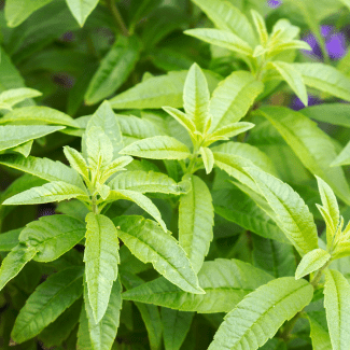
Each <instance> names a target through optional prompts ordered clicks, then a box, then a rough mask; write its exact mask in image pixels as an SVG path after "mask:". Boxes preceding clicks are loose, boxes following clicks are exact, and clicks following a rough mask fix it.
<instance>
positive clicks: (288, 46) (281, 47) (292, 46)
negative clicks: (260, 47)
mask: <svg viewBox="0 0 350 350" xmlns="http://www.w3.org/2000/svg"><path fill="white" fill-rule="evenodd" d="M288 50H307V51H312V48H311V46H310V45H309V44H308V43H306V42H305V41H302V40H291V41H287V42H279V43H277V44H275V45H273V46H272V47H271V48H270V49H269V52H268V56H270V57H271V56H276V55H278V54H280V53H283V51H288Z"/></svg>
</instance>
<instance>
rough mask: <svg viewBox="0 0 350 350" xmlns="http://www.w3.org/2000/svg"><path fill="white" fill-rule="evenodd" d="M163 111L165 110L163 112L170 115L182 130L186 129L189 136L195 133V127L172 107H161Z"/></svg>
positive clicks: (185, 116)
mask: <svg viewBox="0 0 350 350" xmlns="http://www.w3.org/2000/svg"><path fill="white" fill-rule="evenodd" d="M163 109H164V110H165V112H167V113H168V114H170V115H171V116H172V117H173V118H174V119H175V120H176V121H177V122H178V123H180V124H181V125H182V126H183V127H184V128H186V129H187V131H188V132H189V133H190V134H191V135H193V134H194V132H195V131H196V126H195V125H194V123H193V121H192V120H191V119H189V118H188V116H187V115H186V114H185V113H183V112H181V111H179V110H178V109H176V108H172V107H163Z"/></svg>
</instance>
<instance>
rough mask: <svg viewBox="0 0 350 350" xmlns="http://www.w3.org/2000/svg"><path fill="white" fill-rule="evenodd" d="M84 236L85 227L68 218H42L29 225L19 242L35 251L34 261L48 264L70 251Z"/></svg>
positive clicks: (56, 216)
mask: <svg viewBox="0 0 350 350" xmlns="http://www.w3.org/2000/svg"><path fill="white" fill-rule="evenodd" d="M84 236H85V225H84V224H83V223H82V222H81V221H79V220H77V219H74V218H72V217H70V216H66V215H51V216H44V217H42V218H40V219H39V220H38V221H32V222H31V223H29V224H28V225H27V226H26V227H25V228H24V229H23V231H22V232H21V234H20V237H19V239H20V241H21V242H23V243H25V244H26V245H27V246H28V247H30V248H32V249H34V250H35V251H37V254H36V256H35V257H34V260H35V261H39V262H50V261H54V260H56V259H58V258H59V257H60V256H61V255H63V254H64V253H66V252H67V251H69V250H70V249H72V248H73V247H74V246H75V245H76V244H78V243H79V242H80V241H81V240H82V239H83V238H84Z"/></svg>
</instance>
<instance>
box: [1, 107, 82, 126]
mask: <svg viewBox="0 0 350 350" xmlns="http://www.w3.org/2000/svg"><path fill="white" fill-rule="evenodd" d="M0 124H21V125H23V124H28V125H30V124H54V125H55V124H57V125H64V126H70V127H72V128H79V125H78V124H77V123H76V122H75V120H74V119H72V118H71V117H70V116H69V115H67V114H65V113H62V112H60V111H58V110H56V109H53V108H49V107H42V106H41V107H38V106H30V107H22V108H16V109H14V110H13V111H12V112H10V113H7V114H6V115H5V116H3V117H2V118H1V119H0Z"/></svg>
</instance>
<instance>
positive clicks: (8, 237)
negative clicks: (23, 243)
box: [0, 228, 22, 252]
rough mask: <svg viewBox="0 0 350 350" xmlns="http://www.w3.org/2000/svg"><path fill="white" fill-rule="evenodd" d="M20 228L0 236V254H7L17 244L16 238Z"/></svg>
mask: <svg viewBox="0 0 350 350" xmlns="http://www.w3.org/2000/svg"><path fill="white" fill-rule="evenodd" d="M21 231H22V228H18V229H16V230H11V231H7V232H4V233H1V234H0V252H9V251H11V250H12V249H13V248H14V247H16V245H17V244H18V243H19V241H18V236H19V234H20V233H21Z"/></svg>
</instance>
